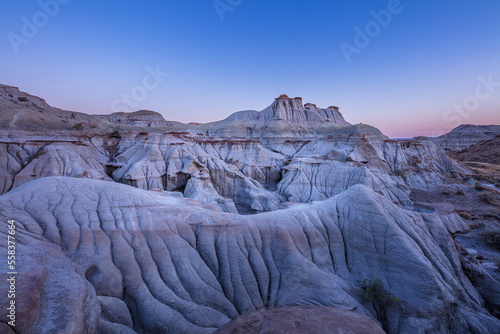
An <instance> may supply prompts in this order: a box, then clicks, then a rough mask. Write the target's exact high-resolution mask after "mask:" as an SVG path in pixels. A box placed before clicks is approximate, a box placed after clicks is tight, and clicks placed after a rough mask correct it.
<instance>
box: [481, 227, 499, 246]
mask: <svg viewBox="0 0 500 334" xmlns="http://www.w3.org/2000/svg"><path fill="white" fill-rule="evenodd" d="M481 236H482V237H483V238H484V241H485V242H486V243H487V244H489V245H491V246H495V247H497V248H500V228H488V229H486V230H484V231H482V232H481Z"/></svg>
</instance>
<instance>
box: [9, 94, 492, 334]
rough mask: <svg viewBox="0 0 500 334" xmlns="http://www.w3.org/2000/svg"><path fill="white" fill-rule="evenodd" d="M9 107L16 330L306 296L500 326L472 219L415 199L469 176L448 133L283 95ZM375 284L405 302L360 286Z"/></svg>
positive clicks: (331, 303) (83, 325)
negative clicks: (468, 242) (257, 99)
mask: <svg viewBox="0 0 500 334" xmlns="http://www.w3.org/2000/svg"><path fill="white" fill-rule="evenodd" d="M19 97H20V98H21V99H19ZM23 97H25V99H24V98H23ZM0 110H1V112H0V194H3V195H1V196H0V227H2V226H1V225H5V224H6V222H7V221H8V220H9V219H15V220H16V224H17V225H16V226H17V228H18V229H17V234H16V238H18V239H17V241H18V244H17V250H16V252H17V253H16V254H18V255H17V256H18V259H17V260H18V262H19V263H20V265H19V276H18V278H19V282H18V287H19V289H18V291H19V295H18V296H17V297H16V303H18V304H17V305H18V310H19V313H18V319H19V325H18V326H17V325H16V330H17V332H22V333H24V332H30V331H37V332H41V333H54V332H59V333H66V332H75V333H211V332H213V331H215V330H217V329H218V328H221V327H222V326H224V325H225V324H227V323H228V322H230V321H231V320H233V319H239V320H236V324H237V326H240V325H239V324H241V326H243V327H245V326H247V323H246V320H245V319H248V318H252V317H253V315H255V314H260V315H261V316H262V319H267V318H266V317H267V314H268V313H267V312H268V311H263V310H265V309H268V308H272V307H277V308H278V307H279V308H281V307H296V306H307V305H309V306H311V305H314V306H318V307H333V308H336V309H337V311H335V312H337V314H338V312H344V311H350V312H354V313H355V314H357V315H358V316H361V315H363V316H366V317H368V318H371V319H372V320H373V322H375V323H378V325H381V326H383V328H384V330H385V331H387V332H388V333H415V332H417V333H418V332H433V333H434V332H436V333H463V332H477V333H497V332H499V331H500V321H499V320H498V319H495V318H494V317H492V316H491V315H490V314H489V311H492V310H500V299H499V298H498V296H500V284H499V283H498V282H497V281H496V280H495V279H494V278H492V277H489V276H488V274H487V273H486V272H484V271H481V270H480V269H478V268H476V267H474V264H471V263H469V262H467V261H464V260H463V256H462V255H461V253H460V252H459V251H458V250H457V246H456V244H455V241H454V238H453V236H454V235H455V234H456V233H463V232H465V231H467V229H468V227H467V224H466V223H465V222H464V221H463V220H462V219H461V218H460V216H458V214H457V213H456V211H457V210H456V209H453V208H452V209H450V210H437V209H436V210H435V209H433V207H432V206H429V207H428V208H426V209H425V210H421V209H419V208H421V206H418V205H414V203H413V202H412V200H411V199H410V194H411V193H412V192H414V191H426V190H429V189H432V188H434V187H440V186H451V187H453V186H454V185H457V184H458V183H460V182H462V181H461V180H462V179H463V178H464V177H467V176H468V175H469V174H470V171H469V170H468V169H467V168H465V167H464V166H463V165H461V164H460V163H458V162H456V161H455V160H453V159H452V158H450V157H448V156H447V154H446V153H445V151H444V150H443V149H441V148H439V147H438V146H437V145H436V143H439V140H437V139H436V141H431V140H429V139H427V138H423V137H422V138H414V139H412V140H391V139H389V138H387V137H386V136H385V135H384V134H383V133H381V132H380V131H379V130H378V129H376V128H373V127H371V126H368V125H364V124H355V125H352V124H349V123H347V122H346V121H345V119H344V118H343V116H342V115H341V114H340V112H339V110H338V108H337V107H329V108H325V109H323V108H318V107H317V106H315V105H313V104H310V103H309V104H306V105H303V104H302V98H289V97H288V96H286V95H282V96H280V97H279V98H277V99H276V100H275V101H274V102H273V103H272V104H271V106H269V107H268V108H265V109H264V110H262V111H260V112H259V111H242V112H238V113H235V114H233V115H231V116H229V117H228V118H226V119H225V120H222V121H219V122H213V123H207V124H181V123H177V122H167V121H165V120H164V119H163V118H161V116H160V115H159V114H156V113H152V112H144V111H141V112H137V113H132V114H113V115H108V116H92V115H86V114H83V113H78V112H72V111H66V110H61V109H57V108H53V107H50V106H48V105H47V104H46V103H45V102H44V101H43V100H41V99H39V98H36V97H33V96H31V95H29V94H27V93H22V92H20V91H19V90H18V89H16V88H14V87H8V86H0ZM164 122H166V123H164ZM411 198H413V197H411ZM420 211H422V212H420ZM6 233H7V228H6V227H5V226H3V228H1V229H0V234H1V235H4V236H5V234H6ZM2 247H5V243H1V245H0V248H2ZM3 251H4V253H5V252H6V250H3ZM5 266H6V262H2V264H1V265H0V270H1V271H0V272H1V273H6V272H7V270H6V267H5ZM462 268H466V271H467V272H468V274H469V275H470V273H471V272H472V273H477V275H476V274H474V275H476V276H480V277H481V279H474V284H475V285H473V284H472V283H471V281H469V279H468V278H467V277H466V276H465V274H464V271H463V269H462ZM1 275H4V274H0V276H1ZM0 279H2V280H4V277H3V276H1V277H0ZM365 280H376V281H377V282H379V284H381V285H383V287H384V288H385V289H387V291H390V293H391V295H393V296H395V297H397V298H396V299H395V300H397V301H399V302H397V303H392V304H390V305H389V304H386V303H385V304H384V302H383V301H382V302H380V300H377V298H375V297H373V296H372V297H373V298H368V301H367V300H366V299H363V298H361V297H360V293H359V292H360V282H363V281H365ZM365 282H366V281H365ZM4 290H5V285H0V294H1V295H3V296H6V291H4ZM379 297H380V296H379ZM485 300H486V303H485ZM5 302H6V299H5V298H0V319H5V307H4V306H5ZM486 308H488V310H487V309H486ZM339 309H340V311H339ZM276 310H278V309H276ZM281 310H286V309H281ZM325 310H326V309H325ZM341 310H344V311H341ZM303 311H304V310H303V309H302V311H297V312H299V313H301V312H302V313H303ZM2 312H3V313H2ZM249 312H257V313H251V314H249V315H247V316H243V317H242V318H241V317H240V316H241V315H244V314H246V313H249ZM273 312H276V311H273ZM291 312H292V311H291ZM304 312H306V313H307V312H308V311H304ZM325 312H326V313H328V312H329V311H325ZM299 313H297V316H298V317H300V314H299ZM302 313H301V314H302ZM326 313H325V314H326ZM252 314H253V315H252ZM269 314H271V315H272V313H269ZM291 314H293V313H291ZM260 315H259V316H258V317H260ZM351 316H354V315H352V314H351ZM346 317H348V316H347V315H346ZM271 318H272V317H271ZM259 319H260V318H259ZM266 321H267V320H266ZM373 322H371V323H370V322H369V321H368V322H367V323H366V325H367V326H368V327H370V326H372V328H376V326H375V325H374V324H373ZM233 324H234V323H233ZM318 325H319V326H321V324H318ZM323 325H324V326H330V323H329V322H328V321H325V322H324V324H323ZM332 325H333V324H332ZM1 326H2V324H1V323H0V330H3V328H2V327H1ZM250 326H251V324H250ZM266 326H267V325H266V323H265V321H263V322H262V328H266ZM283 326H286V324H283ZM297 326H298V325H297ZM300 326H302V325H300ZM325 328H326V327H325ZM359 328H361V327H359ZM374 330H375V329H374Z"/></svg>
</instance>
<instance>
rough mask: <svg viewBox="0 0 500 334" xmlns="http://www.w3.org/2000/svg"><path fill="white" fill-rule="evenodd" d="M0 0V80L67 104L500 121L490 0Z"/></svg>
mask: <svg viewBox="0 0 500 334" xmlns="http://www.w3.org/2000/svg"><path fill="white" fill-rule="evenodd" d="M214 3H215V5H214ZM1 4H2V9H3V10H2V11H1V13H0V50H1V52H0V82H1V83H4V84H10V85H14V86H18V87H20V88H21V89H22V90H24V91H27V92H29V93H32V94H35V95H38V96H41V97H43V98H45V99H46V100H47V102H49V103H50V104H51V105H53V106H56V107H60V108H64V109H70V110H78V111H83V112H87V113H99V114H105V113H110V112H113V111H118V110H124V109H128V110H130V111H132V110H137V109H150V110H155V111H158V112H161V113H162V114H163V115H164V117H165V118H166V119H168V120H179V121H182V122H192V121H196V122H208V121H215V120H219V119H223V118H225V117H227V116H228V115H229V114H231V113H233V112H235V111H238V110H245V109H256V110H261V109H263V108H265V107H267V106H268V105H269V104H271V103H272V102H273V100H274V98H275V97H277V96H279V95H280V94H283V93H285V94H288V95H289V96H301V97H303V98H304V102H312V103H315V104H317V105H318V106H322V107H327V106H330V105H337V106H339V107H340V109H341V112H342V113H343V114H344V116H345V118H346V119H347V120H348V121H350V122H352V123H360V122H362V123H366V124H371V125H374V126H376V127H378V128H380V129H381V130H382V131H383V132H384V133H385V134H387V135H389V136H391V137H409V136H417V135H433V134H437V133H439V131H441V132H442V131H445V130H447V129H451V128H453V127H455V126H457V125H459V124H461V123H474V124H494V123H495V124H500V35H499V32H500V1H497V0H482V1H472V0H471V1H469V0H467V1H466V0H454V1H451V0H441V1H439V2H438V1H430V0H427V1H425V0H413V1H411V0H401V1H395V0H391V1H373V0H372V1H355V0H351V1H348V0H344V1H340V0H339V1H311V0H309V1H306V0H302V1H299V0H282V1H281V0H280V1H269V0H268V1H264V0H252V1H250V0H218V1H216V2H214V1H211V0H184V1H168V0H167V1H128V0H109V1H102V0H101V1H98V0H88V1H82V0H59V2H57V0H41V1H15V2H14V1H1ZM55 4H56V5H55ZM216 7H217V8H218V9H216ZM44 8H45V9H44ZM374 13H375V14H374ZM49 14H51V15H49ZM387 14H388V15H387ZM376 16H379V20H380V21H377V20H376V18H375V17H376ZM221 18H223V20H221ZM384 20H385V21H384ZM29 25H32V28H33V27H34V28H35V30H36V31H35V32H34V31H33V30H30V29H29ZM26 26H28V28H27V27H26ZM359 31H361V34H363V35H366V36H365V38H364V39H363V38H362V37H359V36H357V35H358V33H359ZM356 38H357V39H356ZM367 41H368V42H367ZM342 45H343V46H344V48H342V47H341V46H342ZM346 45H349V47H352V48H351V49H349V50H353V49H354V48H355V49H356V52H355V53H352V54H349V55H348V56H347V57H346V54H345V46H346ZM343 50H344V51H343ZM157 69H159V71H160V76H159V77H158V78H159V79H158V80H155V79H154V78H153V77H147V76H148V75H150V74H149V73H150V72H151V71H153V72H154V71H155V70H157ZM165 73H168V76H167V75H166V74H165ZM145 80H146V81H145ZM124 95H128V96H129V100H128V105H127V103H125V102H124V101H125V99H124V98H123V96H124ZM131 96H132V98H130V97H131ZM436 129H437V132H436Z"/></svg>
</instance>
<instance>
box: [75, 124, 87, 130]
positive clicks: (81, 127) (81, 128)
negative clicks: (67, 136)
mask: <svg viewBox="0 0 500 334" xmlns="http://www.w3.org/2000/svg"><path fill="white" fill-rule="evenodd" d="M84 127H85V126H84V125H83V123H80V122H78V123H75V124H74V125H73V129H75V130H83V128H84Z"/></svg>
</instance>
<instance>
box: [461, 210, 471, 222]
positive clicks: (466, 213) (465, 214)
mask: <svg viewBox="0 0 500 334" xmlns="http://www.w3.org/2000/svg"><path fill="white" fill-rule="evenodd" d="M458 215H459V216H460V217H462V218H463V219H466V220H471V218H472V217H471V215H470V213H468V212H465V211H460V212H459V213H458Z"/></svg>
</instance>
